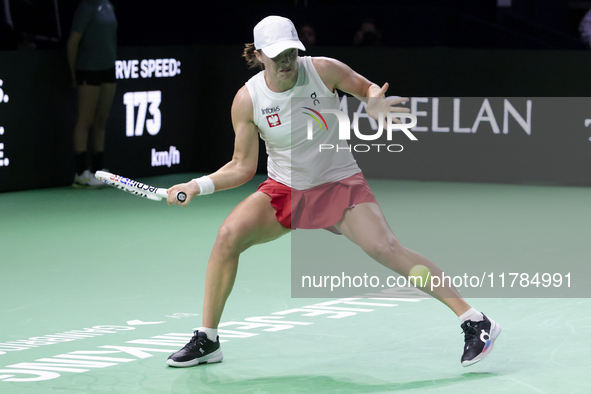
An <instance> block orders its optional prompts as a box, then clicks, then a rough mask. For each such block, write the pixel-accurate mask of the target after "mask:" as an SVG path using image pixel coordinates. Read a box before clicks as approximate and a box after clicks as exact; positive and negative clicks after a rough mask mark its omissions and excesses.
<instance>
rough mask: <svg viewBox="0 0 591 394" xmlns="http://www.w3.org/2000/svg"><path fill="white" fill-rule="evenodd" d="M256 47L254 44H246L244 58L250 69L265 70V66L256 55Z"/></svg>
mask: <svg viewBox="0 0 591 394" xmlns="http://www.w3.org/2000/svg"><path fill="white" fill-rule="evenodd" d="M254 51H255V47H254V43H248V44H244V52H242V57H243V58H245V59H246V64H248V68H255V67H260V69H261V70H264V69H265V65H264V64H263V63H261V62H260V61H259V59H257V57H256V55H255V54H254Z"/></svg>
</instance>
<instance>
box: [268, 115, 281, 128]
mask: <svg viewBox="0 0 591 394" xmlns="http://www.w3.org/2000/svg"><path fill="white" fill-rule="evenodd" d="M267 123H269V127H275V126H281V119H279V114H274V115H268V116H267Z"/></svg>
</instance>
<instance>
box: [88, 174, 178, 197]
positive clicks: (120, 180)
mask: <svg viewBox="0 0 591 394" xmlns="http://www.w3.org/2000/svg"><path fill="white" fill-rule="evenodd" d="M94 176H95V177H96V179H98V180H101V181H103V182H105V183H106V184H107V185H109V186H113V187H116V188H117V189H121V190H123V191H126V192H128V193H131V194H135V195H136V196H140V197H144V198H147V199H150V200H154V201H160V200H162V199H163V198H168V193H167V192H166V190H167V189H164V188H159V187H154V186H150V185H146V184H145V183H141V182H138V181H134V180H133V179H129V178H125V177H123V176H121V175H115V174H111V173H110V172H106V171H97V172H96V173H95V174H94ZM176 199H177V200H179V201H180V202H185V200H186V199H187V195H186V194H185V192H178V193H177V195H176Z"/></svg>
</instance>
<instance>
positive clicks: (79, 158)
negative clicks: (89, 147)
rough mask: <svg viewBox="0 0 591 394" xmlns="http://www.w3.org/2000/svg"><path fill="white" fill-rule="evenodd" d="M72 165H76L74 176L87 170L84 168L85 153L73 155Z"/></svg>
mask: <svg viewBox="0 0 591 394" xmlns="http://www.w3.org/2000/svg"><path fill="white" fill-rule="evenodd" d="M74 163H75V164H76V174H78V175H80V174H82V173H83V172H84V170H86V169H87V168H88V167H87V166H86V151H84V152H76V153H74Z"/></svg>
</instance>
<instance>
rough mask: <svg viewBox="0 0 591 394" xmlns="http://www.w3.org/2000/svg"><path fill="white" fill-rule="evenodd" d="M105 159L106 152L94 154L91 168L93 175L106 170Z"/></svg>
mask: <svg viewBox="0 0 591 394" xmlns="http://www.w3.org/2000/svg"><path fill="white" fill-rule="evenodd" d="M104 157H105V153H104V152H92V161H91V167H90V168H91V170H92V173H93V174H94V173H95V172H97V171H99V170H102V169H104V168H105V166H104V165H103V161H104Z"/></svg>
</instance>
